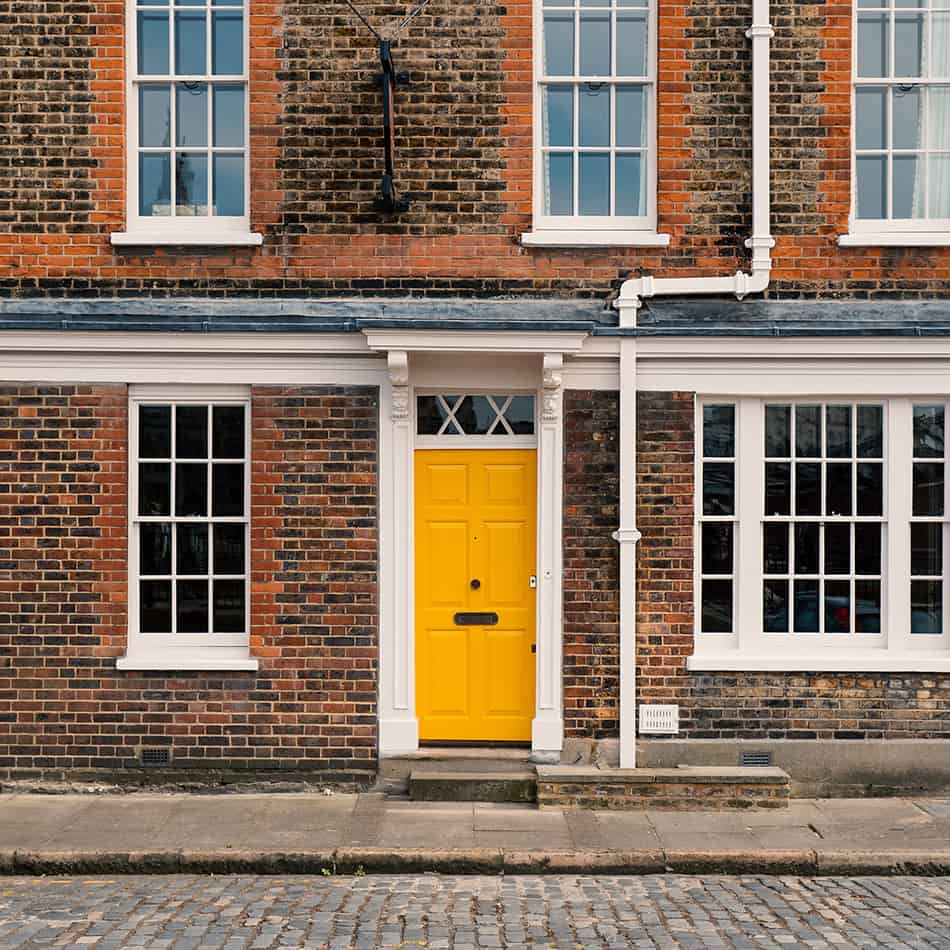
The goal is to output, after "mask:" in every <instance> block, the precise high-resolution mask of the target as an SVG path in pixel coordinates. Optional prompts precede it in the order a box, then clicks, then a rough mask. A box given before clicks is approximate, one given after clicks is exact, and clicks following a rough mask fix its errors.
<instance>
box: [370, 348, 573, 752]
mask: <svg viewBox="0 0 950 950" xmlns="http://www.w3.org/2000/svg"><path fill="white" fill-rule="evenodd" d="M366 336H367V339H368V342H369V345H370V348H371V349H375V350H378V351H382V352H385V353H386V355H387V361H388V368H389V380H388V385H387V386H384V387H383V390H382V393H381V400H380V440H379V457H380V498H379V539H380V567H379V710H378V716H379V755H380V757H381V758H382V757H387V756H395V755H405V754H410V753H413V752H416V751H418V748H419V725H418V719H417V717H416V708H415V703H416V701H415V617H414V605H413V591H414V576H413V575H414V551H413V538H412V534H413V521H414V517H413V515H414V512H413V487H412V479H413V455H414V445H415V437H414V432H413V419H414V413H413V412H412V397H413V394H414V388H415V385H414V384H415V383H418V384H420V385H424V387H425V388H427V389H428V388H430V387H431V386H432V385H434V384H435V383H436V379H435V378H433V376H432V372H431V370H430V371H429V372H427V373H426V374H425V378H424V379H423V378H418V377H417V379H416V380H414V379H413V378H412V377H413V375H414V373H413V372H412V365H413V360H411V359H410V354H413V355H414V356H415V355H419V354H424V353H430V354H436V353H438V354H443V355H444V356H445V357H447V358H448V357H449V354H455V355H456V356H458V355H461V354H467V355H468V356H469V357H472V358H473V365H475V366H477V363H478V362H481V361H475V360H474V356H475V354H492V356H490V358H489V362H494V363H497V364H501V363H502V362H503V360H502V359H501V357H502V355H505V356H508V357H510V356H511V355H512V354H516V355H518V356H521V357H528V358H529V360H528V361H527V363H528V364H529V365H531V366H532V367H533V369H532V370H531V371H530V372H531V378H533V382H532V383H531V385H530V387H526V386H525V385H524V378H525V377H524V375H523V372H524V370H522V372H519V373H518V374H517V376H518V377H519V378H515V377H512V378H511V380H510V383H509V384H508V385H507V388H510V389H512V390H517V389H521V390H524V389H526V388H531V389H534V390H535V391H536V392H538V394H539V396H540V407H539V408H540V411H539V412H538V414H537V418H538V434H537V439H538V445H537V453H538V499H537V512H538V553H537V557H538V602H537V612H536V616H537V639H536V642H537V647H538V649H537V655H536V664H537V666H536V688H535V715H534V719H533V721H532V728H531V750H532V756H533V758H535V759H536V760H540V761H545V760H546V761H553V760H556V759H559V758H560V752H561V747H562V745H563V739H564V720H563V713H562V702H561V700H562V684H561V671H562V646H561V623H562V603H561V596H562V595H561V576H562V553H561V535H562V517H561V499H562V497H563V487H564V486H563V481H564V462H563V439H564V414H563V399H562V394H563V358H564V354H565V353H576V352H578V351H579V350H580V348H581V346H582V345H583V341H584V338H585V337H586V334H584V333H553V332H552V333H538V334H529V333H524V334H517V335H516V334H512V333H510V332H508V333H503V334H502V333H498V332H497V331H486V332H475V331H456V332H448V331H440V332H438V333H435V332H428V333H425V332H419V331H416V332H412V331H366ZM512 337H515V338H516V342H515V343H514V344H513V343H512ZM532 337H534V338H535V339H531V338H532ZM447 362H448V364H449V365H447V366H446V369H445V378H444V379H443V380H442V383H441V384H442V386H443V387H444V388H446V390H453V391H455V390H460V389H461V390H464V389H466V386H465V385H464V383H465V380H462V379H460V378H459V376H458V372H457V369H456V368H455V367H453V366H452V365H451V360H448V359H447ZM523 362H524V361H523ZM484 367H485V363H484V362H483V363H482V370H481V372H479V374H478V378H480V379H482V381H481V382H479V383H478V384H477V385H475V386H474V388H475V389H476V390H479V389H481V390H484V389H485V386H486V385H489V386H496V385H497V386H499V388H504V386H503V384H502V383H501V382H500V381H498V380H494V379H492V380H485V379H484V378H483V377H484V375H485V369H484ZM489 372H491V375H495V374H496V373H503V372H504V370H503V369H497V370H495V371H494V372H492V371H491V370H489ZM467 388H473V387H472V386H471V385H469V387H467Z"/></svg>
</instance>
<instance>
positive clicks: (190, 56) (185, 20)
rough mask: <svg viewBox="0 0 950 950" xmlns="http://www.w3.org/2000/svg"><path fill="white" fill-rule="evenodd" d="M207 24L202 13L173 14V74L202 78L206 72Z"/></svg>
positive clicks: (184, 12) (185, 12) (189, 11)
mask: <svg viewBox="0 0 950 950" xmlns="http://www.w3.org/2000/svg"><path fill="white" fill-rule="evenodd" d="M207 31H208V24H207V22H206V19H205V14H204V11H203V10H202V11H201V12H198V11H191V10H188V11H183V12H181V13H176V14H175V72H176V73H177V74H178V75H179V76H203V75H204V74H205V73H206V72H207V51H208V33H207Z"/></svg>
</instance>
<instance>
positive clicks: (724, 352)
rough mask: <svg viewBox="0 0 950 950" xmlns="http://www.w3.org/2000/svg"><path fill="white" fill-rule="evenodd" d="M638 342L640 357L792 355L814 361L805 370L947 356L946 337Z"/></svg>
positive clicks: (720, 338) (949, 341)
mask: <svg viewBox="0 0 950 950" xmlns="http://www.w3.org/2000/svg"><path fill="white" fill-rule="evenodd" d="M896 319H900V318H896ZM638 341H639V352H640V358H641V359H646V360H658V359H689V358H693V359H696V358H701V359H702V360H703V361H705V362H710V361H715V362H716V363H717V365H724V361H727V360H728V361H733V363H735V362H736V361H738V360H749V359H761V360H766V359H767V360H783V361H786V363H787V364H788V365H791V361H792V360H812V361H814V365H813V366H812V367H809V366H805V369H806V370H809V371H810V370H811V369H818V370H819V371H824V370H826V369H828V367H827V366H826V367H821V363H824V362H827V361H828V360H834V361H835V363H836V368H837V365H840V363H844V364H847V363H849V362H854V361H855V360H872V359H878V360H882V361H886V362H892V361H894V360H895V359H898V358H902V357H912V358H916V359H928V360H933V359H941V358H943V359H950V337H943V336H941V337H922V336H867V337H865V336H847V335H846V334H842V335H841V336H834V337H828V336H824V337H777V336H749V337H745V336H716V337H705V336H700V337H696V336H689V337H675V336H669V337H657V336H642V337H638Z"/></svg>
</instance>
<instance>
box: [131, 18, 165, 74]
mask: <svg viewBox="0 0 950 950" xmlns="http://www.w3.org/2000/svg"><path fill="white" fill-rule="evenodd" d="M138 34H139V35H138V61H139V63H138V65H139V75H141V76H167V75H168V73H169V69H168V14H167V13H166V12H165V11H164V10H163V11H162V12H161V13H159V12H158V11H155V12H152V11H143V10H140V11H139V14H138Z"/></svg>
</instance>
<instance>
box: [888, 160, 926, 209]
mask: <svg viewBox="0 0 950 950" xmlns="http://www.w3.org/2000/svg"><path fill="white" fill-rule="evenodd" d="M892 201H893V217H895V218H921V217H923V214H924V162H923V159H921V158H920V157H919V156H917V155H895V156H894V184H893V196H892Z"/></svg>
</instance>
